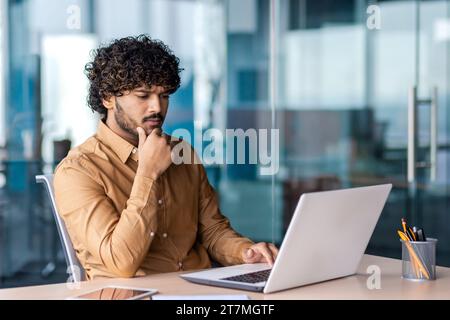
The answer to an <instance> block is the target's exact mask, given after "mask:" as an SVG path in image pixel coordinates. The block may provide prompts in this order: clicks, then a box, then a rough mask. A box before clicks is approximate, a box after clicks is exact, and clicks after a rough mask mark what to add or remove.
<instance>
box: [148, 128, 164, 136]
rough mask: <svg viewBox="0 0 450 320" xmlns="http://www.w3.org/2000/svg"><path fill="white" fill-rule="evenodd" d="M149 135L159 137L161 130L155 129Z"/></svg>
mask: <svg viewBox="0 0 450 320" xmlns="http://www.w3.org/2000/svg"><path fill="white" fill-rule="evenodd" d="M150 134H153V135H157V136H161V134H162V130H161V128H155V129H153V130H152V132H151V133H150Z"/></svg>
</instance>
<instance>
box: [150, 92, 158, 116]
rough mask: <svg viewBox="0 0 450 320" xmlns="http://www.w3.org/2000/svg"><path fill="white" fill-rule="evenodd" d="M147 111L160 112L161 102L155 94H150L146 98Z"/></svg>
mask: <svg viewBox="0 0 450 320" xmlns="http://www.w3.org/2000/svg"><path fill="white" fill-rule="evenodd" d="M148 111H150V112H151V113H159V112H161V103H160V101H159V96H158V95H157V94H152V95H151V96H150V99H148Z"/></svg>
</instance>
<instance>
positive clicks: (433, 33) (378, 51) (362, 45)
mask: <svg viewBox="0 0 450 320" xmlns="http://www.w3.org/2000/svg"><path fill="white" fill-rule="evenodd" d="M449 8H450V7H449V2H448V1H364V0H361V1H358V0H355V1H353V0H348V1H326V0H323V1H312V0H311V1H310V0H290V1H281V2H279V11H278V12H277V17H278V27H279V32H278V33H277V36H278V39H277V43H278V44H279V47H278V54H277V61H278V64H277V65H278V77H277V79H276V82H277V87H278V95H277V104H276V107H277V116H278V117H279V119H278V121H279V122H278V123H280V132H281V141H282V143H281V148H280V150H281V152H282V154H281V157H280V158H281V165H280V172H279V174H278V175H277V185H279V186H280V187H281V189H282V190H283V192H282V193H283V198H282V199H283V200H282V201H281V202H282V204H283V226H286V225H287V223H288V221H289V219H290V217H291V215H292V212H293V208H294V207H293V206H294V205H295V203H296V201H297V199H298V197H299V195H300V194H301V193H303V192H309V191H320V190H329V189H336V188H344V187H356V186H364V185H372V184H379V183H387V182H389V183H393V185H394V188H393V191H392V193H391V195H390V197H389V200H388V203H387V205H386V207H385V210H384V212H383V214H382V216H381V218H380V221H379V223H378V225H377V228H376V230H375V232H374V234H373V236H372V239H371V241H370V244H369V248H368V250H367V252H369V253H374V254H379V255H383V256H391V257H396V258H398V257H400V244H399V240H398V236H397V235H396V232H395V230H396V229H397V228H398V227H399V225H400V219H401V217H405V218H407V219H408V220H409V222H410V223H411V224H414V225H418V226H423V227H424V229H425V230H426V232H427V235H428V236H431V237H436V238H438V239H439V246H438V260H439V261H438V262H439V263H440V264H443V265H450V245H449V243H450V242H449V239H448V237H449V235H450V225H449V223H448V221H449V214H450V212H449V196H450V194H449V192H450V189H449V181H450V180H449V168H450V162H449V141H450V140H449V114H448V112H449V91H448V90H449V83H448V79H449V62H448V59H449V57H450V56H449V51H448V50H449V34H450V20H449Z"/></svg>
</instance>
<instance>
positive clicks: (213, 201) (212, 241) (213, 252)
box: [198, 164, 253, 266]
mask: <svg viewBox="0 0 450 320" xmlns="http://www.w3.org/2000/svg"><path fill="white" fill-rule="evenodd" d="M198 167H199V170H200V194H199V211H200V212H199V236H200V240H201V242H202V244H203V245H204V246H205V248H206V249H207V251H208V253H209V255H210V256H211V257H212V258H213V259H214V260H216V261H217V262H219V263H220V264H222V265H224V266H228V265H234V264H240V263H243V262H244V261H243V259H242V251H243V250H244V249H245V248H248V247H250V246H251V245H253V242H252V241H251V240H250V239H248V238H245V237H243V236H241V235H240V234H239V233H237V232H236V231H234V230H233V229H232V227H231V225H230V221H229V220H228V219H227V218H226V217H225V216H223V215H222V213H221V212H220V209H219V204H218V200H217V195H216V192H215V191H214V189H213V188H212V187H211V185H210V184H209V182H208V178H207V176H206V172H205V169H204V167H203V165H201V164H200V165H198Z"/></svg>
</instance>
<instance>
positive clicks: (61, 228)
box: [36, 174, 85, 282]
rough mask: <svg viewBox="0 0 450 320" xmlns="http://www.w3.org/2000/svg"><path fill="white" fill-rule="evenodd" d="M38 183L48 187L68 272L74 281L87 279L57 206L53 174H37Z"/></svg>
mask: <svg viewBox="0 0 450 320" xmlns="http://www.w3.org/2000/svg"><path fill="white" fill-rule="evenodd" d="M36 182H37V183H43V184H44V185H45V187H46V189H47V192H48V195H49V197H50V201H51V204H52V212H53V217H54V218H55V222H56V227H57V229H58V233H59V237H60V239H61V243H62V246H63V251H64V256H65V258H66V263H67V272H68V273H70V275H71V277H72V279H73V282H80V281H83V280H85V274H84V269H83V267H82V266H81V264H80V262H79V261H78V258H77V256H76V254H75V250H74V249H73V245H72V241H71V240H70V237H69V233H68V232H67V229H66V225H65V223H64V221H63V220H62V219H61V217H60V215H59V213H58V209H57V208H56V202H55V194H54V190H53V175H52V174H49V175H38V176H36Z"/></svg>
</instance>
